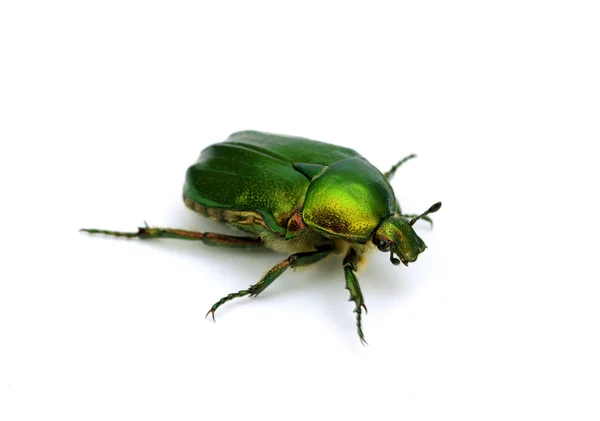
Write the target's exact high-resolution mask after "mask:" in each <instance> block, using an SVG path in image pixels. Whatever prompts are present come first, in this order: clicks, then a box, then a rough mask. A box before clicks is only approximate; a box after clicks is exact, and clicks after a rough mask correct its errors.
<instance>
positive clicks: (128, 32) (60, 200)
mask: <svg viewBox="0 0 600 421" xmlns="http://www.w3.org/2000/svg"><path fill="white" fill-rule="evenodd" d="M216 3H217V2H194V1H190V2H158V1H143V2H142V1H139V2H135V1H103V2H76V1H72V2H68V1H55V2H33V1H20V2H17V1H7V2H3V3H2V6H0V60H1V66H0V141H1V143H0V145H1V146H0V148H1V150H0V160H1V162H2V165H0V180H1V181H0V183H1V190H0V191H1V197H2V206H1V211H0V215H1V216H2V221H1V224H2V230H1V238H2V242H1V243H0V244H2V249H3V250H2V254H1V264H0V419H2V420H21V419H38V420H41V419H62V420H94V419H111V420H112V419H116V420H120V419H123V420H131V419H164V420H188V419H189V420H191V419H195V420H198V419H199V420H208V419H215V420H216V419H219V420H221V419H239V418H241V417H245V418H247V419H263V420H264V419H278V420H288V419H346V420H354V419H361V420H365V419H367V420H388V419H404V420H413V419H435V420H443V419H450V418H456V419H473V420H481V419H486V420H492V419H524V420H531V419H548V417H555V418H556V419H565V420H567V419H577V420H586V419H590V420H591V419H596V420H597V419H598V418H599V417H600V408H599V406H600V403H599V396H600V363H599V361H598V360H599V355H600V345H599V343H598V341H599V337H598V333H599V326H598V322H599V321H600V305H599V301H600V294H599V293H600V287H599V281H600V276H599V275H600V271H599V269H598V266H597V265H598V264H597V262H598V251H599V247H598V235H599V234H600V232H599V231H600V230H599V229H598V228H599V224H598V188H597V184H598V180H599V179H600V177H599V171H598V156H599V154H598V152H597V149H596V145H597V143H598V140H599V138H600V130H599V116H600V102H599V98H600V84H599V79H600V78H599V75H600V59H599V51H600V49H599V47H600V45H599V44H600V42H599V40H600V30H599V29H598V28H599V25H598V22H599V21H600V14H599V13H598V8H597V5H596V4H595V3H596V2H592V1H589V2H585V1H569V2H567V1H564V2H559V1H543V2H542V1H523V0H520V1H503V2H494V3H492V2H477V1H453V2H442V1H427V2H423V1H420V2H414V1H413V2H376V1H371V2H368V3H367V2H363V3H361V4H357V3H356V2H309V1H304V2H302V3H300V2H298V3H295V4H292V3H286V2H257V1H253V2H219V6H215V5H214V4H216ZM243 129H255V130H264V131H270V132H275V133H284V134H293V135H300V136H305V137H309V138H314V139H319V140H324V141H328V142H331V143H335V144H340V145H345V146H349V147H352V148H355V149H356V150H358V151H359V152H360V153H361V154H363V155H364V156H365V157H367V158H369V159H370V160H371V162H372V163H374V164H375V165H376V166H378V167H379V168H380V169H382V170H383V171H385V170H387V169H388V168H389V167H390V166H391V165H392V164H393V163H395V162H396V161H397V160H398V159H400V158H402V157H403V156H405V155H407V154H409V153H413V152H414V153H417V154H418V155H419V158H418V159H417V160H413V161H410V162H409V163H407V164H406V165H405V166H404V167H402V168H401V169H400V170H399V172H398V174H397V176H396V178H395V179H394V181H393V183H392V184H393V186H394V188H395V190H396V192H397V195H398V198H399V200H400V202H401V204H402V205H403V208H404V209H405V210H406V211H410V212H421V211H424V210H425V209H426V208H427V207H429V206H430V205H431V204H432V203H434V202H436V201H438V200H441V201H442V202H443V204H444V205H443V208H442V209H441V210H440V212H439V213H437V214H436V215H434V219H435V227H434V229H433V230H430V229H429V228H428V226H427V224H421V225H419V227H418V230H419V232H420V233H421V235H422V237H423V239H424V240H425V241H426V243H427V244H428V246H429V248H428V250H427V251H426V252H425V253H424V254H423V255H421V257H420V258H419V260H418V261H417V262H416V263H414V264H411V265H410V266H409V267H408V268H405V267H394V266H392V265H391V264H390V263H389V261H388V256H387V255H385V254H381V253H376V254H374V255H372V256H371V258H370V261H369V265H368V266H367V268H366V269H365V270H364V271H363V272H361V273H360V278H359V279H360V281H361V285H362V289H363V293H364V295H365V299H366V302H367V305H368V307H369V314H368V316H366V317H365V320H364V329H365V334H366V339H367V341H369V346H368V347H363V346H362V345H361V344H360V342H359V341H358V338H357V335H356V330H355V320H354V314H353V313H352V309H353V304H352V303H349V302H347V299H348V291H346V290H345V289H344V281H343V273H342V269H341V262H340V261H339V259H330V260H328V261H325V262H322V263H320V264H318V265H315V266H314V267H312V268H309V269H305V270H302V271H299V272H296V273H293V272H291V271H290V272H289V273H286V274H284V275H283V276H282V277H281V278H280V279H278V280H277V281H276V282H275V283H274V284H273V285H272V286H271V287H270V288H269V289H268V290H267V291H266V292H265V293H264V294H263V295H261V296H260V297H259V298H257V299H253V300H251V299H247V298H243V299H239V300H238V301H236V302H233V303H230V304H228V305H226V306H224V307H222V308H221V309H220V310H219V312H218V313H217V323H213V322H212V321H208V320H205V319H204V314H205V312H206V311H207V310H208V308H209V307H210V306H211V305H212V304H213V303H214V302H215V301H216V300H217V299H218V298H220V297H221V296H223V295H225V294H227V293H230V292H234V291H237V290H239V289H242V288H245V287H246V286H247V285H249V284H250V283H254V282H255V281H257V280H258V279H259V278H260V276H261V275H262V274H263V273H264V272H265V271H266V270H267V269H269V268H270V267H272V266H273V265H274V264H276V263H278V262H279V261H281V260H282V259H284V258H285V257H286V256H285V255H281V254H276V253H270V252H267V251H265V252H261V251H255V252H244V251H243V250H237V251H236V250H227V249H215V248H209V247H206V246H203V245H202V244H196V243H188V242H178V241H175V240H160V241H148V242H141V241H135V240H130V241H127V240H119V239H110V238H100V237H91V236H87V235H83V234H80V233H79V232H78V229H79V228H82V227H94V228H107V229H120V230H135V228H136V227H137V226H138V225H140V224H141V223H142V221H143V220H147V221H148V222H149V223H150V224H152V225H156V226H170V227H177V228H187V229H196V230H216V229H219V227H218V226H217V225H216V224H213V223H211V222H207V221H205V220H203V219H202V218H201V217H199V216H197V215H195V214H193V213H192V212H191V211H189V210H187V209H186V208H185V207H184V206H183V203H182V201H181V186H182V182H183V176H184V173H185V169H186V168H187V166H188V165H190V164H191V163H192V162H193V161H194V160H195V158H196V157H197V155H198V153H199V152H200V150H201V149H202V148H203V147H205V146H207V145H209V144H211V143H215V142H218V141H221V140H224V139H225V138H226V137H227V136H228V135H229V134H230V133H232V132H234V131H237V130H243Z"/></svg>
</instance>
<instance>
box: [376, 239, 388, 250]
mask: <svg viewBox="0 0 600 421" xmlns="http://www.w3.org/2000/svg"><path fill="white" fill-rule="evenodd" d="M375 244H376V245H377V248H378V249H379V250H381V251H387V250H388V249H389V248H390V241H389V240H386V239H385V238H380V239H379V240H377V242H376V243H375Z"/></svg>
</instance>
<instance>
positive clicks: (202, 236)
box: [80, 224, 264, 248]
mask: <svg viewBox="0 0 600 421" xmlns="http://www.w3.org/2000/svg"><path fill="white" fill-rule="evenodd" d="M80 231H84V232H88V233H90V234H105V235H112V236H115V237H125V238H141V239H149V238H174V239H178V240H195V241H202V242H203V243H204V244H206V245H209V246H218V247H242V248H248V247H262V246H263V245H264V244H263V242H262V241H261V240H260V238H252V237H238V236H234V235H225V234H218V233H216V232H196V231H186V230H181V229H173V228H150V227H149V226H148V224H146V225H145V226H144V227H139V228H138V230H137V232H120V231H107V230H99V229H87V228H84V229H81V230H80Z"/></svg>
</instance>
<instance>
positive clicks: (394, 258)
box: [390, 251, 406, 266]
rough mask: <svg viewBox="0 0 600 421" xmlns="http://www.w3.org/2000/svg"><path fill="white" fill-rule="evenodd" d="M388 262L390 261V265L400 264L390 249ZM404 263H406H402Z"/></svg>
mask: <svg viewBox="0 0 600 421" xmlns="http://www.w3.org/2000/svg"><path fill="white" fill-rule="evenodd" d="M390 262H392V265H394V266H398V265H399V264H400V259H398V258H397V257H394V252H393V251H390ZM404 264H406V263H404Z"/></svg>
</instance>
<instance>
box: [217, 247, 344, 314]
mask: <svg viewBox="0 0 600 421" xmlns="http://www.w3.org/2000/svg"><path fill="white" fill-rule="evenodd" d="M332 250H333V249H330V248H328V249H324V250H323V249H322V250H316V251H309V252H304V253H295V254H292V255H291V256H290V257H288V258H287V259H285V260H284V261H283V262H281V263H279V264H278V265H276V266H275V267H273V268H272V269H271V270H270V271H268V272H267V274H266V275H265V276H263V277H262V278H261V280H260V281H258V282H257V283H255V284H254V285H250V287H249V288H248V289H243V290H241V291H238V292H234V293H231V294H229V295H226V296H225V297H223V298H221V299H220V300H219V301H217V302H216V303H215V304H214V305H213V306H212V307H211V308H210V310H208V313H206V316H208V315H209V314H210V315H211V316H212V318H213V320H214V319H215V311H217V309H218V308H219V307H221V306H222V305H223V304H225V303H226V302H228V301H231V300H233V299H234V298H238V297H244V296H246V295H250V296H251V297H256V296H257V295H258V294H260V293H261V292H263V291H264V290H265V289H266V288H267V287H268V286H269V285H271V283H272V282H273V281H274V280H275V279H277V278H278V277H279V276H280V275H281V274H282V273H283V272H285V271H286V269H288V268H290V267H291V268H295V267H300V266H308V265H312V264H313V263H316V262H318V261H319V260H322V259H324V258H325V257H327V256H328V255H329V254H330V253H331V252H332Z"/></svg>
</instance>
